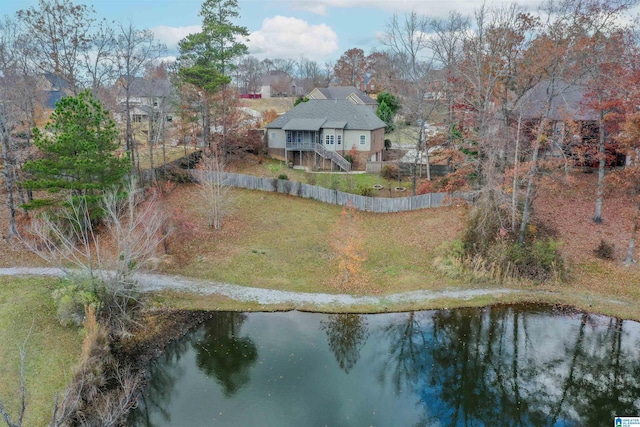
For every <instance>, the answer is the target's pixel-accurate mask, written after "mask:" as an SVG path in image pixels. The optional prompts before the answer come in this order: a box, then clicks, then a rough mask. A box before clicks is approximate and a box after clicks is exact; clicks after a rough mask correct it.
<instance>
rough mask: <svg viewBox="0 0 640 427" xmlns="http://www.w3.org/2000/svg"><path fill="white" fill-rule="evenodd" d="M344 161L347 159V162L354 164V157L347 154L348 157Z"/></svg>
mask: <svg viewBox="0 0 640 427" xmlns="http://www.w3.org/2000/svg"><path fill="white" fill-rule="evenodd" d="M344 159H345V160H346V161H347V162H349V163H351V164H353V156H352V155H351V154H346V155H345V156H344Z"/></svg>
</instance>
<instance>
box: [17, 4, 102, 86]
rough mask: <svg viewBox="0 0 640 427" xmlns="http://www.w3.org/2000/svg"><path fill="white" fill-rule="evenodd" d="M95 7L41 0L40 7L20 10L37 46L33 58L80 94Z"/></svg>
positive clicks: (19, 17) (43, 68) (46, 70)
mask: <svg viewBox="0 0 640 427" xmlns="http://www.w3.org/2000/svg"><path fill="white" fill-rule="evenodd" d="M94 15H95V12H94V10H93V8H91V7H88V6H86V5H75V4H73V3H72V2H71V1H70V0H50V1H47V0H39V1H38V7H37V8H36V7H31V8H29V9H26V10H20V11H18V19H20V21H21V22H22V23H23V24H24V26H25V32H26V33H27V34H29V37H30V38H31V40H32V42H33V45H32V46H33V47H34V51H33V54H34V60H35V63H36V65H37V66H38V68H39V69H40V70H41V71H42V72H44V73H52V74H54V75H55V76H56V77H57V78H60V79H62V80H64V81H65V83H66V84H67V85H68V87H69V88H70V89H71V90H72V91H73V93H74V94H77V93H78V91H79V89H80V86H81V84H80V76H79V74H80V69H81V66H82V58H83V55H84V54H85V53H86V52H87V51H88V50H89V47H90V42H91V36H90V29H91V26H92V25H93V22H94V21H95V18H94Z"/></svg>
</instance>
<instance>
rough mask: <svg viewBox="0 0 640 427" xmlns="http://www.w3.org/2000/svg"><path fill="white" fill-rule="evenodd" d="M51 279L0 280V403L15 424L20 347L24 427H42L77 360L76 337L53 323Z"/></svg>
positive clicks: (78, 342)
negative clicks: (23, 370)
mask: <svg viewBox="0 0 640 427" xmlns="http://www.w3.org/2000/svg"><path fill="white" fill-rule="evenodd" d="M52 280H54V281H55V279H36V278H8V277H0V343H2V344H0V379H1V380H0V399H2V400H3V402H4V405H5V407H6V408H7V410H8V412H9V414H10V415H11V416H12V417H13V418H14V421H15V420H17V417H18V411H19V408H20V347H21V346H22V344H23V343H24V341H25V339H26V338H27V336H29V330H30V329H31V328H32V325H33V329H32V331H31V335H30V336H29V340H28V342H27V346H26V379H27V382H26V389H27V410H26V414H25V420H24V423H23V425H24V426H44V425H48V422H49V421H50V417H51V410H52V408H53V402H54V398H55V394H56V393H57V392H60V393H61V394H62V393H63V392H64V388H65V384H66V383H67V382H69V381H70V379H71V376H72V373H73V369H74V365H75V364H76V361H77V360H78V358H79V355H80V351H81V344H82V336H81V333H80V332H79V330H78V329H75V328H65V327H62V326H61V325H60V324H59V323H58V321H57V320H56V318H55V308H54V306H53V302H52V299H51V291H52V289H53V285H52Z"/></svg>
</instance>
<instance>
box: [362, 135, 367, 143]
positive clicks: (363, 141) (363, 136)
mask: <svg viewBox="0 0 640 427" xmlns="http://www.w3.org/2000/svg"><path fill="white" fill-rule="evenodd" d="M366 143H367V135H360V145H365V144H366Z"/></svg>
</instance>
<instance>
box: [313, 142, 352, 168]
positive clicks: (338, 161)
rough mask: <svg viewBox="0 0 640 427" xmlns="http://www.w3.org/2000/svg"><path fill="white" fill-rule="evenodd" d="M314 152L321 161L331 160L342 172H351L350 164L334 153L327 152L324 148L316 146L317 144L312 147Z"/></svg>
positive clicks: (320, 145)
mask: <svg viewBox="0 0 640 427" xmlns="http://www.w3.org/2000/svg"><path fill="white" fill-rule="evenodd" d="M314 151H315V152H316V154H318V155H320V156H321V157H322V158H323V159H329V160H331V161H332V162H333V163H335V164H336V165H338V167H339V168H340V169H342V170H343V171H345V172H349V171H351V163H349V162H348V161H347V159H345V158H344V157H342V156H341V155H340V154H338V153H336V152H335V151H331V150H327V149H326V148H324V146H323V145H322V144H318V143H316V145H315V146H314Z"/></svg>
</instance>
